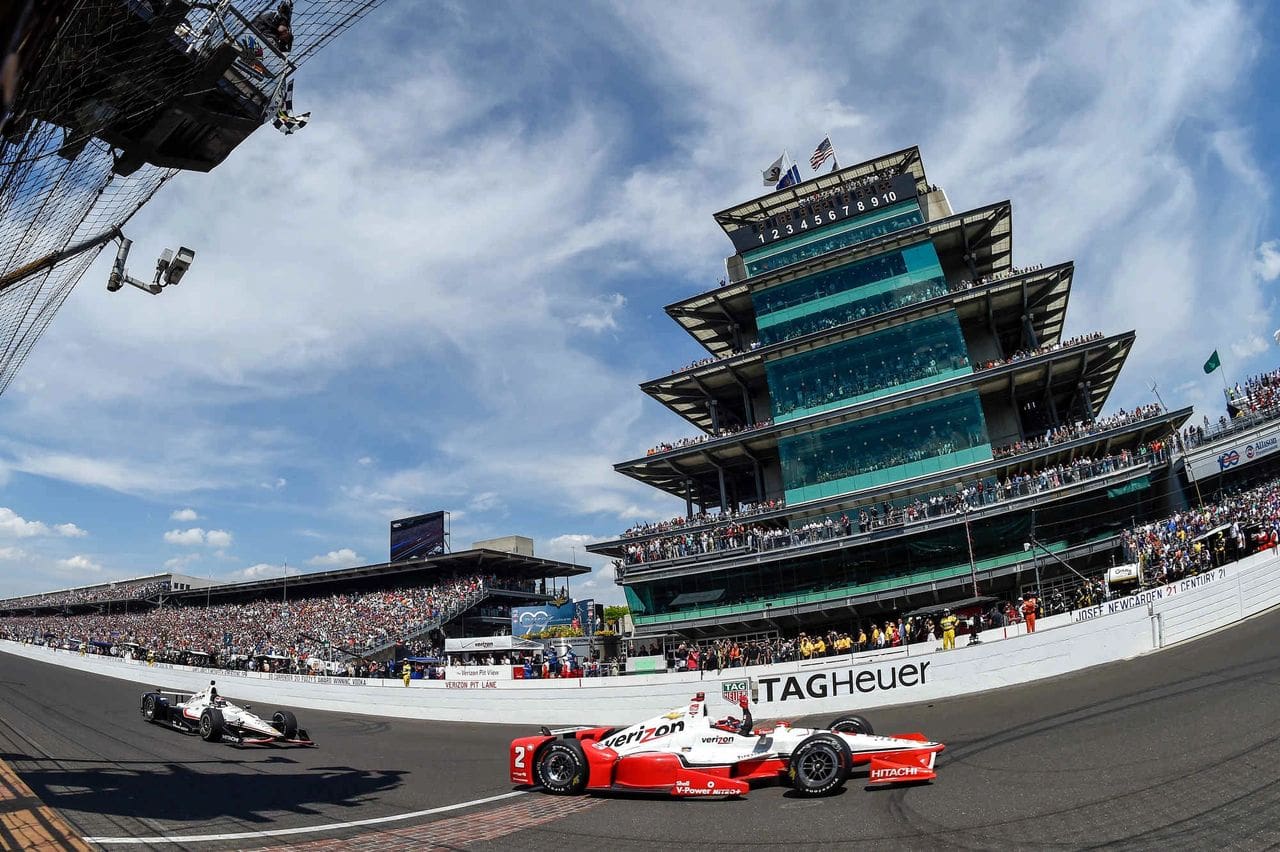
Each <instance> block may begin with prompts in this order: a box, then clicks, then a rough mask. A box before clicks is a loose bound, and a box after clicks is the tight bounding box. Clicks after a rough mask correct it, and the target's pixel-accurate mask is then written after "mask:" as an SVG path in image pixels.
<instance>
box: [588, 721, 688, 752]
mask: <svg viewBox="0 0 1280 852" xmlns="http://www.w3.org/2000/svg"><path fill="white" fill-rule="evenodd" d="M683 730H684V720H683V719H680V720H678V721H675V722H668V723H666V724H662V725H651V724H649V723H645V724H643V725H637V726H636V727H634V728H632V729H630V730H628V731H622V732H620V733H617V734H614V735H613V736H611V737H605V738H604V739H602V740H601V741H600V745H601V746H603V747H605V748H622V747H623V746H626V745H631V744H632V743H647V742H649V741H650V740H656V739H660V738H662V737H669V736H671V735H672V734H674V733H676V732H677V731H683Z"/></svg>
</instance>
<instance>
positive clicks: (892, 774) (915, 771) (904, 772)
mask: <svg viewBox="0 0 1280 852" xmlns="http://www.w3.org/2000/svg"><path fill="white" fill-rule="evenodd" d="M924 771H925V770H923V769H921V768H920V767H918V766H886V767H884V768H883V769H876V770H874V771H873V772H872V773H871V777H872V778H877V779H878V778H907V777H910V776H912V775H921V774H923V773H924Z"/></svg>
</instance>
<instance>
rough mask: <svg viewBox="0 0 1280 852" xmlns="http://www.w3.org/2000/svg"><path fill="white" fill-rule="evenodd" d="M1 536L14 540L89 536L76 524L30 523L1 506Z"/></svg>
mask: <svg viewBox="0 0 1280 852" xmlns="http://www.w3.org/2000/svg"><path fill="white" fill-rule="evenodd" d="M0 535H7V536H10V537H12V538H34V537H37V536H60V537H62V538H83V537H84V536H86V535H88V533H87V532H85V531H84V530H82V529H81V528H80V527H78V526H76V525H75V524H70V523H68V524H53V525H52V526H51V525H49V524H46V523H45V522H43V521H28V520H27V519H26V518H24V517H22V516H21V515H19V514H18V513H17V512H15V511H13V510H12V509H10V508H8V507H7V506H0Z"/></svg>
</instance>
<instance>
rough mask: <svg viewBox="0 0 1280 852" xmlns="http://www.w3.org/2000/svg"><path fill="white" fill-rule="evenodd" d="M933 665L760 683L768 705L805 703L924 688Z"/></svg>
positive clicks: (901, 665) (770, 679)
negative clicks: (818, 699) (774, 703)
mask: <svg viewBox="0 0 1280 852" xmlns="http://www.w3.org/2000/svg"><path fill="white" fill-rule="evenodd" d="M931 665H932V663H931V662H923V663H898V664H896V665H885V666H877V667H876V668H874V669H855V668H847V669H836V670H835V671H826V672H818V673H816V674H811V675H788V676H786V677H762V678H759V679H758V681H757V682H758V683H759V684H760V688H761V689H763V690H764V700H765V701H806V700H808V699H810V698H836V697H838V696H841V695H865V694H866V693H869V692H885V691H888V690H891V689H899V688H902V689H910V688H912V687H916V686H924V684H925V681H926V680H927V679H928V671H929V666H931Z"/></svg>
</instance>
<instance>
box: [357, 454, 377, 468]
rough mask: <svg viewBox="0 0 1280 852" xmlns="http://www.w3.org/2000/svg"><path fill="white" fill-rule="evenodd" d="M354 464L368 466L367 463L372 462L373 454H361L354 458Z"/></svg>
mask: <svg viewBox="0 0 1280 852" xmlns="http://www.w3.org/2000/svg"><path fill="white" fill-rule="evenodd" d="M356 464H358V465H360V466H361V467H368V466H369V465H371V464H373V456H361V457H360V458H358V459H356Z"/></svg>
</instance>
